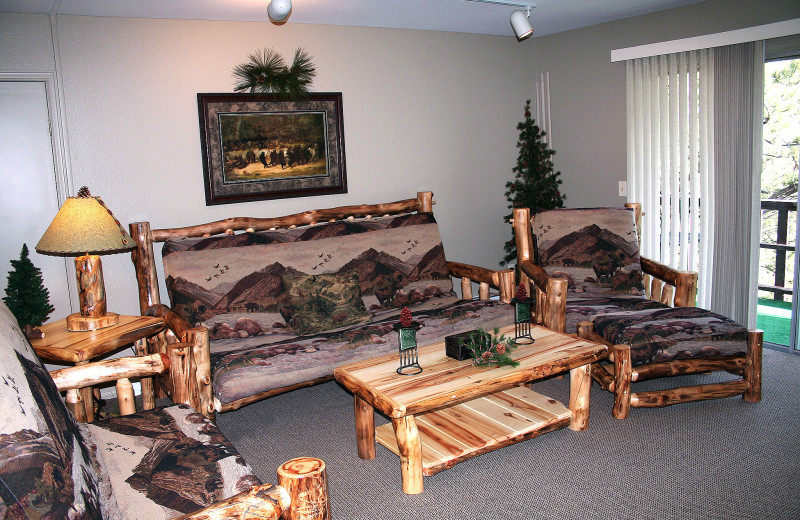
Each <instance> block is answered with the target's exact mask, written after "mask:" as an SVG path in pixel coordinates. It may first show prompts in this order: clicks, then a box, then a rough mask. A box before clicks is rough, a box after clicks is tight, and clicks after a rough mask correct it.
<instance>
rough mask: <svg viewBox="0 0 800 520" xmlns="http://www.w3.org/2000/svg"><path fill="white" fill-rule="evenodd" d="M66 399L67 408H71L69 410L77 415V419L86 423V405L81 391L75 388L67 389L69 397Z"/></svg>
mask: <svg viewBox="0 0 800 520" xmlns="http://www.w3.org/2000/svg"><path fill="white" fill-rule="evenodd" d="M65 401H66V403H67V408H69V410H70V411H71V412H72V415H74V416H75V420H76V421H78V422H83V423H85V422H86V407H85V406H84V404H83V396H82V395H81V391H80V390H78V389H75V388H73V389H72V390H67V397H66V399H65Z"/></svg>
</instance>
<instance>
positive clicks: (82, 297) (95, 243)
mask: <svg viewBox="0 0 800 520" xmlns="http://www.w3.org/2000/svg"><path fill="white" fill-rule="evenodd" d="M133 247H134V246H133V240H131V237H130V235H128V233H127V232H125V230H124V229H123V228H122V226H121V225H120V223H119V221H118V220H117V219H116V218H114V215H113V213H111V210H110V209H108V206H106V205H105V203H103V201H102V200H101V199H100V197H93V196H92V195H91V194H90V193H89V190H88V188H86V187H85V186H84V187H83V188H81V189H80V191H79V192H78V195H77V196H76V197H69V198H67V200H66V202H64V205H63V206H61V209H60V210H59V211H58V213H57V214H56V216H55V218H54V219H53V222H51V223H50V227H48V228H47V231H45V233H44V235H43V236H42V238H41V240H39V243H38V244H36V251H37V252H39V253H42V254H45V255H54V256H74V257H75V271H76V274H77V281H78V297H79V302H80V312H78V313H75V314H70V315H69V316H68V317H67V328H68V329H69V330H71V331H81V330H97V329H101V328H103V327H109V326H111V325H114V324H116V323H117V322H118V321H119V315H117V314H114V313H109V312H106V289H105V284H104V282H103V267H102V263H101V261H100V257H99V256H98V255H97V253H105V254H109V253H121V252H124V251H127V250H129V249H133Z"/></svg>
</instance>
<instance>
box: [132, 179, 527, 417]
mask: <svg viewBox="0 0 800 520" xmlns="http://www.w3.org/2000/svg"><path fill="white" fill-rule="evenodd" d="M433 204H434V202H433V194H432V193H431V192H420V193H418V194H417V196H416V197H415V198H411V199H406V200H400V201H396V202H390V203H383V204H371V205H355V206H343V207H337V208H330V209H320V210H311V211H305V212H302V213H297V214H294V215H287V216H283V217H274V218H230V219H226V220H221V221H217V222H212V223H208V224H201V225H196V226H189V227H181V228H171V229H152V228H151V226H150V224H149V223H148V222H138V223H133V224H131V225H130V232H131V236H132V237H133V239H134V241H135V243H136V248H135V249H134V251H133V253H132V256H133V262H134V265H135V269H136V276H137V280H138V285H139V301H140V306H141V311H142V313H149V314H156V315H165V316H172V319H173V320H177V321H180V322H181V323H182V325H175V326H173V329H179V330H180V331H181V332H180V333H179V334H177V335H176V337H175V338H171V339H167V340H166V341H165V342H162V344H161V345H154V346H153V349H154V351H156V352H161V351H164V352H168V354H169V356H170V357H171V359H173V363H174V364H176V365H178V366H180V367H181V370H180V371H181V372H182V373H184V374H186V375H187V376H188V381H189V384H188V385H184V386H185V387H186V390H185V391H184V390H179V393H186V394H188V395H179V397H178V402H188V403H191V404H192V405H194V406H196V408H197V409H198V410H203V413H205V414H206V415H207V416H209V417H211V416H213V413H214V412H224V411H228V410H235V409H237V408H239V407H241V406H244V405H246V404H248V403H252V402H255V401H258V400H260V399H264V398H266V397H270V396H272V395H276V394H278V393H281V392H285V391H288V390H292V389H296V388H300V387H303V386H308V385H311V384H315V383H319V382H323V381H329V380H331V379H333V371H334V369H335V368H336V367H337V366H339V365H341V364H344V363H348V362H352V361H355V360H359V359H364V358H366V357H371V356H378V355H382V354H386V353H387V352H391V351H393V350H394V351H396V350H397V333H396V332H395V331H394V330H393V325H394V324H395V323H396V322H397V320H398V316H399V313H400V311H401V310H402V308H403V307H408V308H409V309H410V310H411V312H412V315H413V317H414V319H415V320H416V321H418V322H420V323H422V329H421V330H420V331H419V332H418V336H417V340H418V342H419V344H422V345H424V344H427V343H433V342H435V341H441V340H442V339H443V337H444V336H446V335H450V334H455V333H459V332H464V331H467V330H471V329H475V328H477V327H483V328H485V329H487V330H491V329H492V328H494V327H495V326H503V325H507V324H510V323H512V322H513V311H512V309H511V306H510V305H509V304H508V301H509V300H510V298H511V297H512V294H511V292H512V291H513V288H514V273H513V271H512V270H510V269H506V270H500V271H495V270H489V269H485V268H480V267H475V266H471V265H467V264H462V263H457V262H451V261H448V260H446V259H445V255H444V248H443V245H442V238H441V236H440V235H439V229H438V225H437V223H436V220H435V218H434V216H433V213H432V209H433ZM161 242H163V243H164V245H163V248H162V252H161V256H162V258H163V264H164V277H165V280H164V281H165V286H166V288H167V292H168V293H169V297H170V308H171V309H172V311H174V313H171V312H170V311H169V309H168V308H167V306H165V305H163V304H162V301H161V297H160V291H159V285H160V283H159V278H158V274H157V273H158V269H157V264H156V260H155V251H154V248H155V244H156V243H161ZM451 277H458V278H461V289H462V296H461V298H458V297H457V296H456V295H455V293H454V291H453V282H452V279H451ZM473 283H476V284H477V285H478V288H479V299H478V300H473V291H472V287H473V285H472V284H473ZM491 288H495V289H496V290H497V291H499V298H494V297H492V298H490V289H491ZM175 313H177V315H180V317H177V316H175ZM175 340H178V341H179V342H181V343H183V344H187V343H188V344H189V347H187V348H179V349H175V348H172V349H171V348H170V347H169V345H168V344H169V343H171V342H173V341H175ZM162 383H163V384H165V385H166V386H167V387H168V388H169V389H170V391H171V392H172V393H173V394H174V390H175V389H172V388H170V387H171V386H173V385H171V384H170V381H162ZM173 399H175V397H174V396H173Z"/></svg>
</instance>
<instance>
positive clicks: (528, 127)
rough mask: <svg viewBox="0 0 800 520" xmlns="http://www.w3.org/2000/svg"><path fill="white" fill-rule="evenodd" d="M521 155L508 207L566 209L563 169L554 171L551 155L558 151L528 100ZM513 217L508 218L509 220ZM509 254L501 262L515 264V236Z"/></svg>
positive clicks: (521, 132)
mask: <svg viewBox="0 0 800 520" xmlns="http://www.w3.org/2000/svg"><path fill="white" fill-rule="evenodd" d="M517 130H519V141H518V142H517V148H518V149H519V156H518V157H517V164H516V165H515V166H514V168H512V171H513V172H514V175H515V178H514V180H513V181H509V182H507V183H506V192H505V196H506V199H507V200H508V202H509V205H508V207H509V209H513V208H530V210H531V215H533V214H535V213H537V212H538V211H541V210H545V209H554V208H563V207H564V199H566V196H565V195H563V194H562V193H561V191H560V190H559V186H560V185H561V179H560V178H559V177H560V176H561V172H554V171H553V161H552V159H551V158H552V157H553V155H555V153H556V152H555V151H554V150H551V149H550V148H548V147H547V144H546V143H545V142H544V137H545V135H546V134H545V132H542V130H541V129H540V128H539V126H538V125H537V124H536V121H535V120H534V119H533V118H532V117H531V100H530V99H529V100H528V101H526V102H525V120H524V121H521V122H520V123H518V124H517ZM512 216H513V214H509V215H507V216H506V217H505V219H506V222H508V220H509V219H510V218H511V217H512ZM503 250H504V251H505V252H506V256H505V257H504V258H503V261H502V262H501V264H500V265H503V266H504V265H508V264H509V263H514V262H515V261H516V259H517V244H516V241H515V240H514V237H513V235H512V237H511V239H509V240H508V241H507V242H506V243H505V244H504V245H503Z"/></svg>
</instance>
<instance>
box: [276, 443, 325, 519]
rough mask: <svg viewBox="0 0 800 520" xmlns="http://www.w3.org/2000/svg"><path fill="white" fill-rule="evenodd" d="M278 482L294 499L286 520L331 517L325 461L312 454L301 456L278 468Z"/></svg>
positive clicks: (284, 516) (285, 513)
mask: <svg viewBox="0 0 800 520" xmlns="http://www.w3.org/2000/svg"><path fill="white" fill-rule="evenodd" d="M278 485H279V486H281V487H282V488H284V489H285V490H286V491H287V492H288V493H289V496H290V497H291V499H292V502H291V505H290V506H289V509H288V510H287V511H285V512H284V513H283V516H282V517H281V518H283V519H284V520H330V517H331V514H330V508H329V507H328V475H327V473H326V472H325V462H323V461H322V460H320V459H315V458H311V457H298V458H296V459H292V460H290V461H289V462H286V463H284V464H283V465H282V466H281V467H279V468H278Z"/></svg>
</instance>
